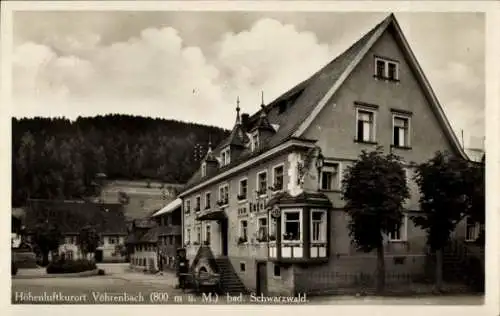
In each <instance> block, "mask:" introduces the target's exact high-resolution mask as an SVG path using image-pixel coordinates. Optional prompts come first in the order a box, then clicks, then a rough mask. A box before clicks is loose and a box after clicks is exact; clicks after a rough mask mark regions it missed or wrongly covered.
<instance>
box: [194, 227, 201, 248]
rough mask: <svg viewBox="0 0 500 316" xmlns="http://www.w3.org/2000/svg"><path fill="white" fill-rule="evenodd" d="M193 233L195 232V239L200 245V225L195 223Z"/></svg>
mask: <svg viewBox="0 0 500 316" xmlns="http://www.w3.org/2000/svg"><path fill="white" fill-rule="evenodd" d="M195 233H196V240H195V241H196V242H198V243H199V244H200V245H201V243H202V241H201V239H202V238H203V235H202V229H201V225H196V227H195Z"/></svg>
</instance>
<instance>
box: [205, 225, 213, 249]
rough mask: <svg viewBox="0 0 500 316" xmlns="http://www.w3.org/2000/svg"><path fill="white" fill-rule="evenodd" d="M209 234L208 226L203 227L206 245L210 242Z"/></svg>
mask: <svg viewBox="0 0 500 316" xmlns="http://www.w3.org/2000/svg"><path fill="white" fill-rule="evenodd" d="M211 237H212V236H211V232H210V224H207V225H206V226H205V243H206V244H207V245H210V240H211Z"/></svg>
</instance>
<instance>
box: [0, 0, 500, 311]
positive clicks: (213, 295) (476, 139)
mask: <svg viewBox="0 0 500 316" xmlns="http://www.w3.org/2000/svg"><path fill="white" fill-rule="evenodd" d="M9 2H10V1H9ZM100 2H101V1H100ZM102 2H105V1H102ZM102 2H101V3H102ZM221 2H222V1H221ZM285 2H286V1H283V4H284V3H285ZM112 4H113V1H109V5H110V6H112ZM134 5H135V4H129V6H127V10H121V9H120V8H117V9H110V8H109V7H108V8H106V9H105V10H100V9H99V8H96V9H93V8H92V6H91V5H90V6H89V7H84V6H79V7H76V5H75V7H73V8H70V7H68V9H66V10H63V9H52V10H51V9H47V8H46V9H44V10H37V9H30V7H29V6H28V5H25V6H23V9H22V10H14V9H12V12H10V19H9V20H10V22H11V24H12V25H11V26H10V27H9V30H8V31H11V38H10V41H9V42H8V43H6V42H4V41H2V46H4V45H6V46H7V48H5V47H2V49H8V50H9V54H10V56H9V66H10V67H9V70H8V72H9V73H10V80H9V85H7V86H8V87H10V88H11V91H9V95H10V97H9V100H10V105H7V106H10V108H9V110H8V111H6V112H5V113H9V118H8V120H9V124H10V127H9V135H10V136H9V137H10V140H6V142H9V143H11V147H10V159H11V160H10V162H9V166H10V167H11V169H10V171H9V172H6V173H5V174H6V175H8V174H10V175H11V180H10V186H11V189H10V195H11V196H10V198H11V200H10V212H11V253H10V258H11V259H10V267H11V276H10V281H11V282H10V302H11V305H28V304H29V305H32V304H44V305H47V304H48V305H61V304H73V305H74V304H78V305H79V304H85V305H108V304H109V305H111V304H115V305H116V304H120V305H123V304H133V305H137V304H150V305H193V304H197V305H238V304H239V305H243V304H244V305H438V306H440V305H472V306H482V305H484V304H485V288H486V287H485V284H486V280H487V279H488V277H487V275H488V273H487V272H486V271H487V270H488V269H487V268H486V266H487V264H486V260H485V258H486V257H487V255H486V254H485V253H486V227H490V226H488V225H486V218H487V217H488V216H487V213H488V212H486V202H485V201H486V197H485V191H486V190H485V188H486V181H485V178H486V177H485V170H486V167H485V166H486V146H485V143H486V139H487V135H486V130H485V125H486V124H485V121H486V118H487V116H488V115H487V113H486V108H487V107H486V85H487V80H486V74H485V72H486V69H487V67H488V65H487V58H486V55H487V54H486V47H487V42H488V40H491V39H488V37H487V32H486V25H487V19H488V14H487V13H486V12H482V11H476V12H474V11H470V12H467V11H460V12H458V11H449V12H447V11H442V10H441V11H436V12H433V11H432V10H428V11H416V10H415V11H411V9H407V10H406V11H401V10H390V9H387V8H385V9H384V7H380V10H378V11H373V10H367V11H363V10H362V6H360V9H358V10H351V11H345V10H344V11H342V10H340V11H334V10H333V9H331V10H329V11H328V10H322V8H321V6H316V7H314V8H315V10H307V11H306V10H303V11H300V10H297V11H291V10H286V11H285V10H280V9H279V7H276V6H274V7H272V10H263V9H262V6H261V7H259V8H260V9H259V10H250V9H249V10H234V7H231V8H232V9H231V10H229V9H228V10H224V9H223V8H222V7H219V6H218V7H217V10H206V8H205V10H204V9H200V10H196V9H194V8H193V7H192V6H191V7H190V8H189V9H185V10H177V9H176V10H169V9H168V8H166V7H165V6H159V7H158V9H156V10H151V8H149V10H141V6H140V1H138V2H137V4H136V6H137V9H134V10H132V9H131V6H134ZM259 5H262V3H259ZM7 7H8V5H5V6H3V7H2V8H3V9H5V8H7ZM329 8H331V7H329ZM2 32H5V28H3V29H2ZM4 38H7V37H4ZM4 92H5V91H4ZM2 106H3V105H2ZM495 170H496V169H495ZM7 178H8V177H7ZM7 185H9V184H7ZM488 218H489V217H488ZM488 233H490V231H488ZM493 233H494V234H498V232H493ZM497 250H498V249H497ZM497 250H495V251H497ZM496 253H497V252H494V253H493V255H496ZM497 269H498V268H497ZM494 275H495V276H496V275H497V274H494ZM497 283H498V282H497ZM496 301H498V300H496ZM32 308H35V307H34V306H32Z"/></svg>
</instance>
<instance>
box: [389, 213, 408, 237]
mask: <svg viewBox="0 0 500 316" xmlns="http://www.w3.org/2000/svg"><path fill="white" fill-rule="evenodd" d="M407 227H408V216H407V215H404V217H403V222H402V223H401V225H399V228H398V227H397V226H396V227H394V230H393V231H391V232H390V233H389V236H388V237H389V241H405V240H406V230H407Z"/></svg>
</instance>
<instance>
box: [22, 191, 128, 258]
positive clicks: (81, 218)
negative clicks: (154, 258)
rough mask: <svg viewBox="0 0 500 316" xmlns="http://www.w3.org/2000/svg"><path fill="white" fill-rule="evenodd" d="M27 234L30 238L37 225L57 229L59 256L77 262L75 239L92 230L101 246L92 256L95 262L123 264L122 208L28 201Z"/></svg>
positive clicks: (89, 203)
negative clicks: (96, 234)
mask: <svg viewBox="0 0 500 316" xmlns="http://www.w3.org/2000/svg"><path fill="white" fill-rule="evenodd" d="M25 219H26V230H27V233H28V235H30V234H31V233H32V232H33V230H34V228H35V226H36V225H38V224H40V223H44V222H45V223H49V224H54V225H56V226H57V227H58V228H59V230H60V231H61V233H62V235H63V240H62V241H61V244H60V245H59V251H58V252H59V254H63V253H64V255H65V257H66V258H67V259H70V260H71V259H78V258H80V257H81V251H80V249H79V246H78V236H79V234H80V231H81V229H82V228H83V227H86V226H90V227H93V228H95V230H96V232H97V233H98V234H99V236H100V245H99V247H98V248H97V251H96V253H95V259H96V261H97V262H124V261H125V253H124V251H122V250H123V248H124V244H125V237H126V236H127V227H126V222H125V216H124V213H123V207H122V205H120V204H118V203H94V202H88V201H83V200H42V199H31V200H29V201H28V204H27V208H26V217H25Z"/></svg>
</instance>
